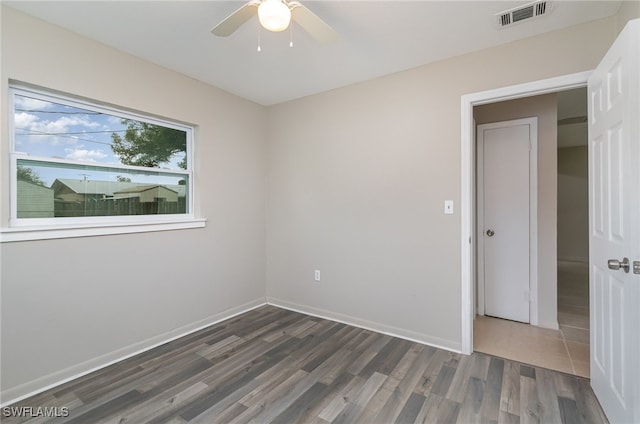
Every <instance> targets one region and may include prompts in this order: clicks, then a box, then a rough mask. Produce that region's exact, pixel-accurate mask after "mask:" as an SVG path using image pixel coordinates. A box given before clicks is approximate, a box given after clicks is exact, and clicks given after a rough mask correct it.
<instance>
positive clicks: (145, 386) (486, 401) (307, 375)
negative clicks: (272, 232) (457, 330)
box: [2, 306, 606, 424]
mask: <svg viewBox="0 0 640 424" xmlns="http://www.w3.org/2000/svg"><path fill="white" fill-rule="evenodd" d="M11 406H12V407H15V408H18V407H22V406H24V407H32V408H34V409H33V411H34V412H37V410H36V409H35V408H37V407H58V408H62V407H65V408H67V409H66V411H68V416H66V417H58V418H45V417H39V418H35V419H31V421H29V420H28V419H25V418H17V417H9V418H7V417H5V416H3V417H2V422H3V423H7V424H8V423H17V422H33V423H36V422H37V423H45V422H46V423H49V422H52V423H98V422H100V423H184V422H193V423H249V422H250V423H351V422H360V423H413V422H426V423H434V422H443V423H454V422H459V423H474V422H487V423H489V422H499V423H502V422H504V423H518V422H524V423H529V422H536V423H601V422H606V418H605V417H604V415H603V413H602V410H601V409H600V406H599V404H598V402H597V400H596V398H595V396H594V394H593V392H592V391H591V389H590V387H589V381H588V380H586V379H583V378H580V377H575V376H571V375H568V374H563V373H559V372H554V371H550V370H547V369H544V368H537V367H532V366H527V365H523V364H520V363H517V362H513V361H509V360H505V359H500V358H497V357H492V356H488V355H484V354H480V353H474V354H473V355H471V356H465V355H460V354H456V353H451V352H448V351H445V350H441V349H436V348H433V347H429V346H424V345H421V344H418V343H413V342H410V341H406V340H403V339H398V338H394V337H391V336H388V335H383V334H379V333H375V332H373V331H369V330H363V329H360V328H356V327H352V326H349V325H345V324H340V323H336V322H333V321H328V320H325V319H320V318H315V317H311V316H307V315H304V314H300V313H296V312H291V311H287V310H283V309H279V308H276V307H273V306H264V307H260V308H258V309H255V310H253V311H250V312H247V313H245V314H242V315H240V316H237V317H235V318H232V319H229V320H227V321H224V322H221V323H219V324H216V325H213V326H211V327H208V328H206V329H204V330H201V331H199V332H197V333H194V334H191V335H188V336H186V337H183V338H181V339H178V340H175V341H172V342H170V343H167V344H165V345H162V346H160V347H157V348H155V349H153V350H150V351H148V352H145V353H143V354H140V355H137V356H135V357H132V358H129V359H127V360H125V361H122V362H119V363H117V364H114V365H112V366H109V367H107V368H104V369H102V370H100V371H97V372H95V373H92V374H90V375H87V376H84V377H82V378H79V379H77V380H74V381H71V382H69V383H66V384H64V385H61V386H59V387H56V388H54V389H51V390H48V391H47V392H44V393H41V394H39V395H37V396H34V397H32V398H29V399H25V400H23V401H21V402H18V403H16V404H14V405H11ZM60 411H61V410H58V412H60ZM3 412H4V410H3ZM3 415H5V414H3Z"/></svg>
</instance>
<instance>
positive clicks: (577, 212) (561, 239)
mask: <svg viewBox="0 0 640 424" xmlns="http://www.w3.org/2000/svg"><path fill="white" fill-rule="evenodd" d="M588 165H589V163H588V159H587V146H576V147H567V148H564V149H559V150H558V260H565V261H578V262H585V263H586V262H589V181H588V180H589V170H588V168H589V166H588Z"/></svg>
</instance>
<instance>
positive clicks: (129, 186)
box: [3, 87, 202, 239]
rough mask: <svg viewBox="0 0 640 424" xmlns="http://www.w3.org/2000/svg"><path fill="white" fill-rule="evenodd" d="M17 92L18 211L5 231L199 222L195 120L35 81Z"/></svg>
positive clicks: (14, 192) (14, 165) (13, 94)
mask: <svg viewBox="0 0 640 424" xmlns="http://www.w3.org/2000/svg"><path fill="white" fill-rule="evenodd" d="M9 93H10V101H11V104H12V106H13V113H12V114H11V117H10V128H11V129H10V132H11V136H12V140H11V154H10V160H11V174H12V175H11V217H10V221H9V227H10V228H9V229H3V233H6V232H11V230H12V229H15V230H20V229H21V230H23V231H24V230H25V229H28V228H32V229H42V228H46V229H49V230H56V229H57V230H59V229H64V228H73V229H77V228H79V227H84V228H87V227H93V228H99V227H109V228H113V227H118V226H120V227H130V226H135V225H149V224H154V223H155V224H165V226H166V224H167V223H172V222H173V223H175V222H186V221H197V220H195V219H194V213H193V169H192V160H191V152H192V145H193V128H192V127H189V126H185V125H182V124H178V123H174V122H168V121H165V120H159V119H155V118H151V117H147V116H142V115H138V114H133V113H130V112H124V111H121V110H117V109H115V108H111V107H105V106H100V105H98V104H94V103H88V102H84V101H78V100H74V99H72V98H69V97H64V96H58V95H52V94H49V93H45V92H42V91H40V90H33V89H30V88H24V87H11V89H10V91H9ZM198 226H202V225H198ZM188 228H191V226H188ZM149 229H150V227H145V230H149ZM159 229H164V228H159ZM167 229H173V228H169V227H167ZM129 231H131V228H130V229H129V230H125V231H124V232H129ZM133 231H136V230H135V229H134V230H133ZM110 232H111V231H110ZM118 232H121V231H118ZM3 238H5V239H6V234H3ZM36 238H40V237H36ZM45 238H46V237H45Z"/></svg>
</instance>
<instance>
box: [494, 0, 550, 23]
mask: <svg viewBox="0 0 640 424" xmlns="http://www.w3.org/2000/svg"><path fill="white" fill-rule="evenodd" d="M550 11H551V2H550V1H544V0H543V1H536V2H533V3H529V4H525V5H523V6H520V7H515V8H513V9H509V10H505V11H504V12H500V13H498V14H497V15H496V17H497V18H498V26H499V27H500V28H504V27H507V26H509V25H513V24H515V23H517V22H522V21H526V20H528V19H531V18H537V17H539V16H543V15H548V14H549V12H550Z"/></svg>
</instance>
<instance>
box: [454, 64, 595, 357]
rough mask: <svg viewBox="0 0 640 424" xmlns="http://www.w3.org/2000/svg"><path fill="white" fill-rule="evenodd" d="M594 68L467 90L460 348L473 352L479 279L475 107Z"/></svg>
mask: <svg viewBox="0 0 640 424" xmlns="http://www.w3.org/2000/svg"><path fill="white" fill-rule="evenodd" d="M591 72H592V71H587V72H579V73H575V74H570V75H565V76H561V77H556V78H549V79H545V80H539V81H532V82H528V83H524V84H519V85H513V86H510V87H503V88H498V89H495V90H488V91H481V92H478V93H472V94H466V95H464V96H462V98H461V117H462V118H461V137H460V140H461V149H460V150H461V154H462V158H461V159H462V167H461V198H460V214H461V217H460V227H461V231H460V234H461V260H460V275H461V296H460V297H461V314H462V320H461V331H462V337H461V349H460V350H461V351H462V353H464V354H467V355H469V354H471V353H472V352H473V319H474V315H475V305H474V304H475V302H474V298H475V296H474V286H475V283H476V278H475V272H474V269H475V266H476V253H477V252H476V250H477V249H476V247H475V246H476V228H475V216H476V207H475V204H474V194H475V189H474V187H475V184H476V181H475V124H474V121H473V107H474V106H479V105H483V104H487V103H495V102H501V101H505V100H513V99H519V98H522V97H530V96H537V95H540V94H548V93H555V92H558V91H564V90H571V89H574V88H580V87H585V86H586V85H587V80H588V79H589V76H590V75H591Z"/></svg>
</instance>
